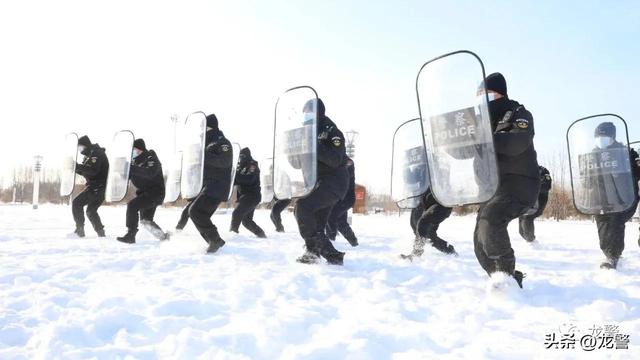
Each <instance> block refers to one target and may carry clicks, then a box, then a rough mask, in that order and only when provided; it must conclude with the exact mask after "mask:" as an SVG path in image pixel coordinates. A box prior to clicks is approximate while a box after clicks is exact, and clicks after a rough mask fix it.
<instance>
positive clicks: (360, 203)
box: [353, 184, 367, 214]
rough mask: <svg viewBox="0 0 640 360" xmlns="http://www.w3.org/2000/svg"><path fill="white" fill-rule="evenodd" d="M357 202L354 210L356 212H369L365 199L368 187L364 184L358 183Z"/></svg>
mask: <svg viewBox="0 0 640 360" xmlns="http://www.w3.org/2000/svg"><path fill="white" fill-rule="evenodd" d="M355 190H356V203H355V204H354V205H353V212H354V213H355V214H365V213H366V212H367V206H366V203H365V200H366V199H367V188H365V187H364V186H362V185H358V184H356V189H355Z"/></svg>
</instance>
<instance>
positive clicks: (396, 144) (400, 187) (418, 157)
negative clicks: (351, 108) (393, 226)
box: [391, 118, 429, 209]
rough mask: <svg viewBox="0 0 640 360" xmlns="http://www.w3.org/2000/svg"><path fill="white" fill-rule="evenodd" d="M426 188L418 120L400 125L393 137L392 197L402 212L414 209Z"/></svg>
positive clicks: (420, 129)
mask: <svg viewBox="0 0 640 360" xmlns="http://www.w3.org/2000/svg"><path fill="white" fill-rule="evenodd" d="M428 188H429V170H428V165H427V153H426V150H425V147H424V136H423V135H422V126H421V124H420V119H419V118H418V119H413V120H409V121H407V122H405V123H403V124H402V125H400V126H399V127H398V128H397V129H396V131H395V133H394V134H393V146H392V159H391V197H392V198H393V200H394V201H395V202H396V204H397V205H398V207H400V208H401V209H408V208H415V207H416V206H418V204H419V203H420V196H421V195H423V194H424V193H425V192H426V191H427V189H428Z"/></svg>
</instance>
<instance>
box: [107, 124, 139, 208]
mask: <svg viewBox="0 0 640 360" xmlns="http://www.w3.org/2000/svg"><path fill="white" fill-rule="evenodd" d="M133 140H134V136H133V133H132V132H131V131H129V130H122V131H118V132H117V133H116V134H115V135H114V136H113V141H112V143H111V146H110V147H109V148H107V154H108V155H109V174H108V176H107V189H106V192H105V201H107V202H118V201H122V199H124V197H125V196H126V195H127V189H128V188H129V170H130V169H131V155H132V153H133Z"/></svg>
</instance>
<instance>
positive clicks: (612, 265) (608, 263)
mask: <svg viewBox="0 0 640 360" xmlns="http://www.w3.org/2000/svg"><path fill="white" fill-rule="evenodd" d="M617 267H618V258H614V257H607V260H605V261H604V262H603V263H602V264H600V269H611V270H615V269H616V268H617Z"/></svg>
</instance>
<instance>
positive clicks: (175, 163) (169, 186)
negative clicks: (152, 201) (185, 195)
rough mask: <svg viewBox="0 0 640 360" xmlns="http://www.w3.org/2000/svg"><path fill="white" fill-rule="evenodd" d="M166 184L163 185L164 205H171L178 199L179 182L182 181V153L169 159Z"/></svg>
mask: <svg viewBox="0 0 640 360" xmlns="http://www.w3.org/2000/svg"><path fill="white" fill-rule="evenodd" d="M168 165H169V166H168V167H167V182H166V184H165V195H164V203H165V204H166V203H172V202H174V201H176V200H178V197H180V180H181V179H182V151H178V152H176V153H174V154H173V155H172V156H171V158H169V163H168Z"/></svg>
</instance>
